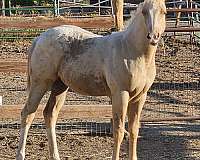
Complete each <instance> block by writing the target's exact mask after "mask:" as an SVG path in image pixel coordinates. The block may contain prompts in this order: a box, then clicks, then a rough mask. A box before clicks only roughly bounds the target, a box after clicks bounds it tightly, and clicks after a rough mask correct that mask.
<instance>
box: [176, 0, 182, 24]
mask: <svg viewBox="0 0 200 160" xmlns="http://www.w3.org/2000/svg"><path fill="white" fill-rule="evenodd" d="M180 2H182V0H180ZM181 8H182V4H179V5H178V9H181ZM180 18H181V12H178V13H177V16H176V27H178V26H179V24H180Z"/></svg>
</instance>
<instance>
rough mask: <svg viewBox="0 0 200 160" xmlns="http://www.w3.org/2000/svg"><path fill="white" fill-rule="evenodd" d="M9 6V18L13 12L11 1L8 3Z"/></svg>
mask: <svg viewBox="0 0 200 160" xmlns="http://www.w3.org/2000/svg"><path fill="white" fill-rule="evenodd" d="M8 6H9V16H11V15H12V12H11V1H10V0H9V1H8Z"/></svg>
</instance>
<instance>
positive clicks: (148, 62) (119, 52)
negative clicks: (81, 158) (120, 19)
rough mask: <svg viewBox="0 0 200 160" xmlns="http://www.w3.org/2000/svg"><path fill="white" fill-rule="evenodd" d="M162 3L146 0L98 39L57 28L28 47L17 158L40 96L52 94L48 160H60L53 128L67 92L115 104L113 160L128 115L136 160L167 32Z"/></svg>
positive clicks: (77, 30) (47, 114)
mask: <svg viewBox="0 0 200 160" xmlns="http://www.w3.org/2000/svg"><path fill="white" fill-rule="evenodd" d="M165 14H166V6H165V1H164V0H145V1H144V2H143V3H141V4H140V5H139V7H138V9H137V10H136V12H135V16H134V18H133V19H132V20H131V23H130V24H129V26H128V27H127V28H126V29H125V30H124V31H121V32H116V33H113V34H110V35H107V36H100V35H96V34H93V33H91V32H89V31H86V30H84V29H82V28H80V27H77V26H72V25H63V26H58V27H54V28H52V29H49V30H47V31H46V32H44V33H42V34H41V35H40V36H39V37H37V38H36V39H35V40H34V41H33V43H32V46H31V47H30V49H29V56H28V88H29V95H28V99H27V102H26V104H25V106H24V108H23V109H22V111H21V127H20V140H19V146H18V150H17V154H16V159H17V160H24V159H25V145H26V139H27V134H28V130H29V128H30V125H31V123H32V121H33V119H34V115H35V112H36V110H37V108H38V105H39V103H40V100H41V98H42V97H43V95H44V94H45V92H47V91H49V90H50V91H51V94H50V97H49V100H48V102H47V104H46V107H45V109H44V111H43V115H44V119H45V124H46V131H47V137H48V146H49V158H50V159H51V160H60V157H59V152H58V147H57V142H56V132H55V126H56V121H57V117H58V113H59V111H60V109H61V107H62V106H63V104H64V101H65V96H66V93H67V90H68V88H70V89H72V90H73V91H75V92H77V93H80V94H83V95H91V96H108V97H110V99H111V101H112V117H113V140H114V146H113V154H112V159H113V160H119V153H120V145H121V143H122V140H123V137H124V127H125V119H126V118H125V117H126V115H127V116H128V132H129V160H136V159H137V155H136V146H137V137H138V132H139V122H140V115H141V111H142V108H143V105H144V103H145V100H146V96H147V91H148V90H149V88H150V87H151V85H152V83H153V81H154V78H155V75H156V66H155V53H156V49H157V46H158V42H159V39H160V38H161V35H162V33H163V32H164V30H165V23H166V21H165Z"/></svg>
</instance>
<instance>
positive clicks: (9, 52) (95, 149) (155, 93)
mask: <svg viewBox="0 0 200 160" xmlns="http://www.w3.org/2000/svg"><path fill="white" fill-rule="evenodd" d="M29 45H30V41H19V42H4V41H0V59H1V61H4V60H5V61H18V62H24V61H26V59H27V55H26V50H27V48H28V46H29ZM164 49H165V52H164ZM156 64H157V77H156V80H155V83H154V85H153V87H152V88H151V90H150V91H149V94H148V99H147V102H146V104H145V108H144V111H143V116H144V117H169V116H172V117H176V116H178V117H179V116H192V115H194V116H198V115H200V109H199V106H200V103H199V101H200V96H199V95H200V90H199V88H200V79H199V77H200V49H199V46H198V45H190V44H188V43H185V42H177V41H175V40H173V39H172V38H171V39H168V40H167V39H166V43H165V46H164V48H163V46H160V48H159V50H158V53H157V55H156ZM16 67H17V64H16ZM0 84H1V85H0V95H2V96H3V104H11V105H12V104H24V103H25V100H26V98H27V95H26V73H24V72H20V71H19V72H12V71H9V72H4V71H0ZM48 96H49V93H47V94H46V95H45V96H44V98H43V100H42V102H41V103H45V102H46V100H47V98H48ZM109 103H110V100H109V99H108V98H107V97H91V96H81V95H77V94H76V93H73V92H69V94H68V95H67V98H66V101H65V104H109ZM1 121H2V123H8V120H1ZM12 123H13V122H12ZM0 128H1V127H0ZM199 130H200V125H199V122H193V123H175V122H173V123H158V124H144V125H142V128H141V132H140V135H141V137H140V139H139V143H138V151H139V153H138V156H139V159H141V160H142V159H145V160H175V159H180V160H198V159H200V147H199V146H200V138H199V137H200V132H199ZM58 132H59V133H58V142H59V151H60V154H61V159H73V160H75V159H80V160H84V159H94V160H104V159H111V158H110V157H111V148H112V144H113V142H112V138H111V137H109V136H102V135H101V136H100V135H95V136H89V135H83V134H78V135H77V134H76V135H74V134H67V133H66V132H65V131H64V130H58ZM18 134H19V131H18V129H10V128H5V127H2V129H0V160H1V159H2V160H10V159H14V157H15V150H16V147H17V144H18V138H19V136H18ZM127 150H128V145H127V139H125V140H124V142H123V145H122V152H121V159H124V160H125V159H127ZM47 155H48V151H47V138H46V135H45V132H44V130H42V129H38V130H37V129H32V130H31V132H30V134H29V138H28V144H27V159H38V160H39V159H48V158H47V157H48V156H47Z"/></svg>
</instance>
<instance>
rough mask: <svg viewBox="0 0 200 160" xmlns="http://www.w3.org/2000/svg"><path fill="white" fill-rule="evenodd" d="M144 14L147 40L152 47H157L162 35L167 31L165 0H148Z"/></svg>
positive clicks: (145, 3)
mask: <svg viewBox="0 0 200 160" xmlns="http://www.w3.org/2000/svg"><path fill="white" fill-rule="evenodd" d="M142 14H143V16H144V19H145V24H146V28H147V39H148V40H149V43H150V44H151V45H157V43H158V41H159V39H160V37H161V34H162V33H163V32H164V30H165V26H166V24H165V23H166V22H165V14H166V6H165V0H146V1H145V2H144V4H143V8H142Z"/></svg>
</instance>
